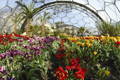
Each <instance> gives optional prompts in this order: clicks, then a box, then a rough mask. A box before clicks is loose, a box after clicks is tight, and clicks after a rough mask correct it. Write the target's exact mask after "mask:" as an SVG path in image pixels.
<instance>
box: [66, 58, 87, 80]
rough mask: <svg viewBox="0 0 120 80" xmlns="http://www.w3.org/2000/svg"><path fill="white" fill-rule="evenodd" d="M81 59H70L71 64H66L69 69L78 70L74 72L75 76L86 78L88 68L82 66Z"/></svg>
mask: <svg viewBox="0 0 120 80" xmlns="http://www.w3.org/2000/svg"><path fill="white" fill-rule="evenodd" d="M79 62H80V59H79V58H73V59H71V60H70V65H69V66H66V69H67V70H76V71H77V72H75V73H74V75H75V77H76V78H77V79H82V80H84V78H85V73H86V69H84V68H81V67H80V64H79Z"/></svg>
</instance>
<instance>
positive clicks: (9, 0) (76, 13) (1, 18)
mask: <svg viewBox="0 0 120 80" xmlns="http://www.w3.org/2000/svg"><path fill="white" fill-rule="evenodd" d="M15 1H21V2H24V3H25V4H29V3H31V2H33V3H35V7H38V8H39V10H38V11H37V12H36V13H35V14H34V18H33V23H35V22H37V21H36V20H37V19H38V17H40V16H43V14H44V12H48V13H50V15H51V16H52V17H51V19H50V20H49V22H50V23H52V24H53V23H55V22H59V21H63V22H66V23H67V24H69V25H74V26H77V27H80V26H85V27H87V26H88V27H89V26H95V25H96V22H98V21H107V22H111V23H117V22H120V6H119V5H120V0H4V1H1V2H0V5H1V7H0V27H1V28H3V29H5V30H7V31H8V30H10V29H12V26H13V25H14V22H13V19H14V18H15V14H17V13H19V12H20V8H19V7H18V6H17V4H16V3H15ZM40 1H42V2H40ZM63 8H64V9H63ZM21 23H22V22H21ZM21 23H20V24H18V25H19V26H21ZM89 28H90V29H92V28H93V27H89ZM94 28H95V27H94Z"/></svg>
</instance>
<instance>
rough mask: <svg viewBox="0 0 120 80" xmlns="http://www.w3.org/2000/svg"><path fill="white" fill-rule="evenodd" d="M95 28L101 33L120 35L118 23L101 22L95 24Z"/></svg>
mask: <svg viewBox="0 0 120 80" xmlns="http://www.w3.org/2000/svg"><path fill="white" fill-rule="evenodd" d="M97 29H98V31H99V33H100V34H101V35H110V36H118V35H120V24H115V25H113V24H111V23H106V22H102V23H100V24H98V25H97Z"/></svg>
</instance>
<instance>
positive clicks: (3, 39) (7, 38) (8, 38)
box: [0, 33, 29, 45]
mask: <svg viewBox="0 0 120 80" xmlns="http://www.w3.org/2000/svg"><path fill="white" fill-rule="evenodd" d="M16 38H23V39H29V38H28V37H27V36H22V35H19V34H15V33H12V34H4V35H0V44H2V45H7V44H8V43H12V42H14V41H18V39H16Z"/></svg>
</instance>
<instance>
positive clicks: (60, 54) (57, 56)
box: [55, 53, 65, 60]
mask: <svg viewBox="0 0 120 80" xmlns="http://www.w3.org/2000/svg"><path fill="white" fill-rule="evenodd" d="M64 56H65V54H62V53H58V54H55V57H56V58H57V59H58V60H60V59H62V58H63V57H64Z"/></svg>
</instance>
